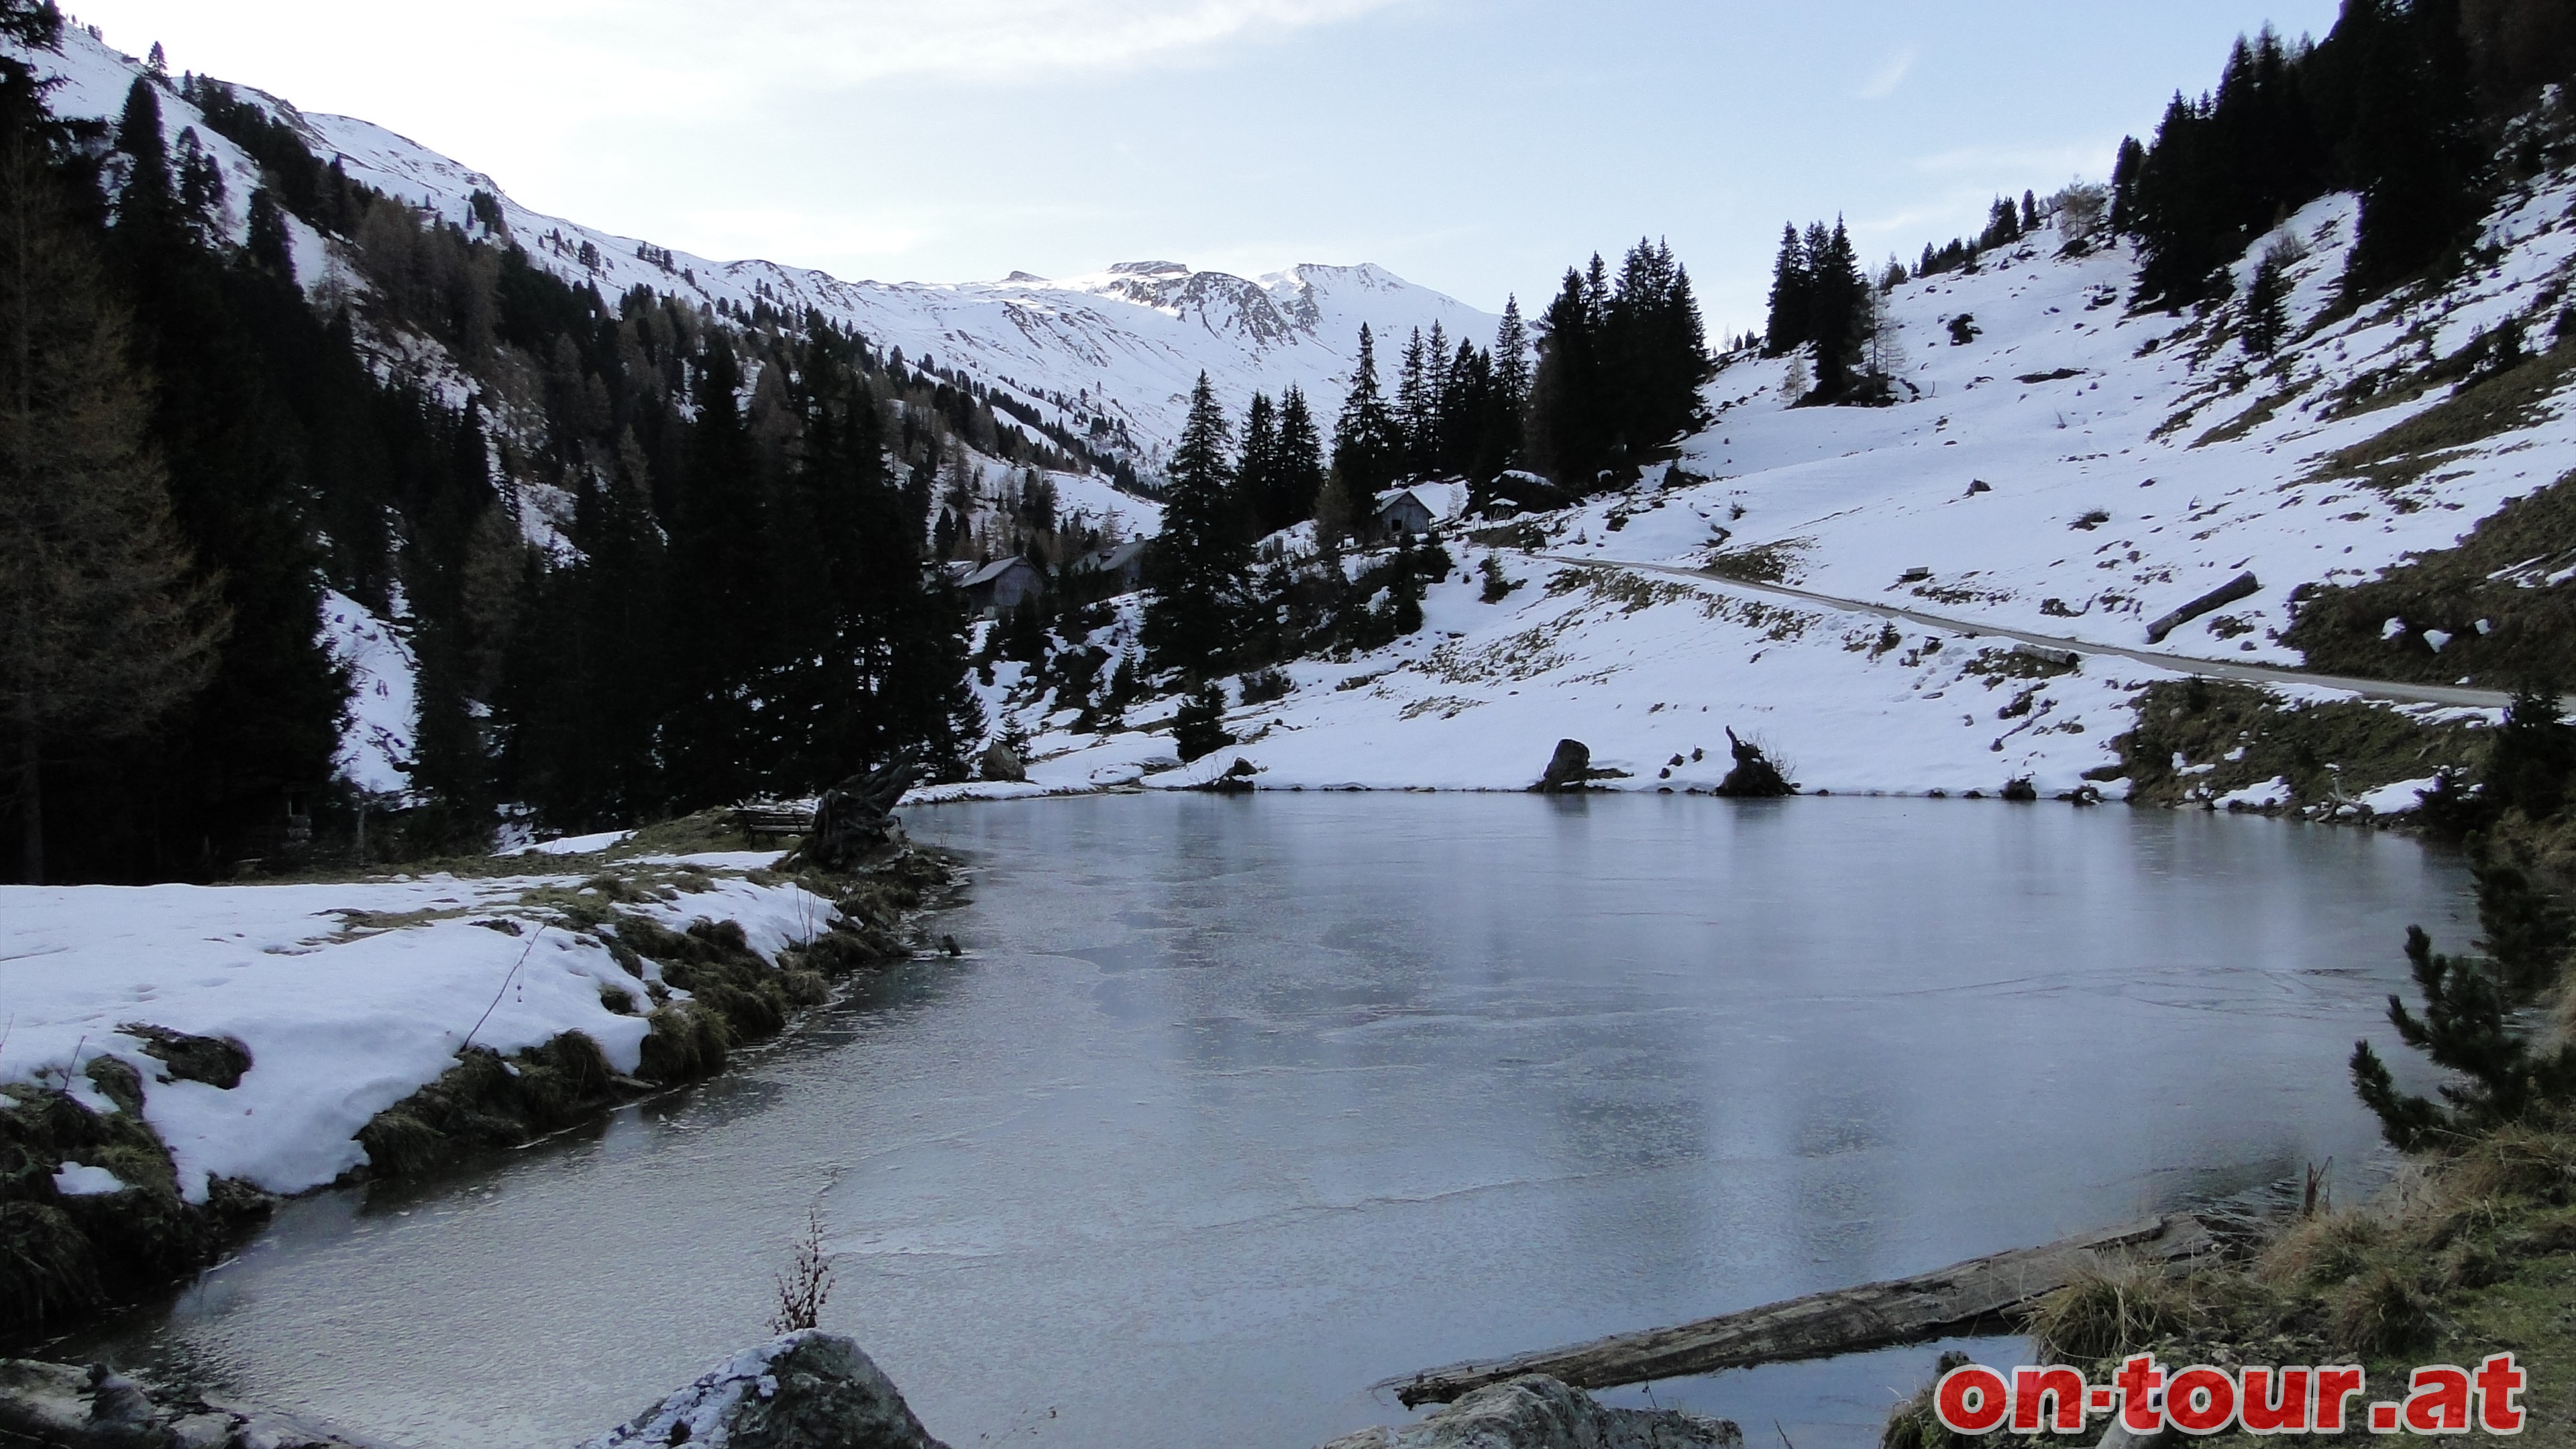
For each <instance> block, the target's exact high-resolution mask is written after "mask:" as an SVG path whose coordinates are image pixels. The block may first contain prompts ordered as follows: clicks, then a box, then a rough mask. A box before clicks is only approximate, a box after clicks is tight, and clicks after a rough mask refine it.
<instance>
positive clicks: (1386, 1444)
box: [1324, 1375, 1744, 1449]
mask: <svg viewBox="0 0 2576 1449" xmlns="http://www.w3.org/2000/svg"><path fill="white" fill-rule="evenodd" d="M1324 1449H1744V1431H1743V1430H1741V1429H1738V1428H1737V1427H1736V1426H1735V1425H1734V1424H1733V1423H1731V1422H1729V1421H1727V1420H1725V1419H1710V1418H1703V1417H1702V1416H1700V1415H1698V1414H1692V1413H1686V1412H1684V1411H1682V1410H1679V1409H1612V1408H1605V1407H1603V1406H1602V1404H1601V1403H1600V1401H1599V1400H1597V1399H1594V1398H1593V1397H1592V1396H1591V1395H1590V1394H1587V1393H1585V1392H1583V1391H1582V1390H1581V1389H1575V1388H1569V1387H1567V1386H1566V1385H1564V1384H1562V1383H1559V1382H1558V1381H1556V1380H1555V1379H1551V1378H1545V1377H1541V1376H1538V1375H1532V1376H1530V1377H1528V1378H1518V1379H1513V1380H1511V1381H1510V1382H1508V1383H1500V1384H1492V1385H1489V1386H1487V1387H1485V1388H1481V1389H1478V1390H1476V1391H1475V1392H1474V1393H1472V1394H1469V1395H1467V1396H1466V1397H1465V1398H1463V1399H1460V1400H1459V1401H1458V1402H1456V1403H1454V1404H1450V1405H1447V1406H1445V1407H1443V1408H1440V1409H1438V1410H1435V1411H1433V1412H1432V1413H1431V1414H1429V1415H1428V1416H1426V1417H1424V1418H1423V1419H1421V1420H1419V1421H1417V1422H1415V1423H1411V1424H1406V1425H1404V1426H1402V1427H1400V1428H1392V1429H1390V1428H1387V1427H1385V1426H1383V1425H1381V1426H1379V1427H1377V1428H1374V1429H1363V1430H1361V1431H1360V1432H1359V1433H1356V1434H1348V1435H1344V1436H1343V1437H1341V1438H1339V1439H1335V1440H1334V1441H1332V1442H1331V1443H1330V1444H1327V1445H1325V1446H1324Z"/></svg>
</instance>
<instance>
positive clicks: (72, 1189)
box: [54, 1162, 126, 1197]
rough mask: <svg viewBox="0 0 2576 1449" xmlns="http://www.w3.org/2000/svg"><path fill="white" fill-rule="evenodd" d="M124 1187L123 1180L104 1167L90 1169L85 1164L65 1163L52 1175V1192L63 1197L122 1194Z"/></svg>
mask: <svg viewBox="0 0 2576 1449" xmlns="http://www.w3.org/2000/svg"><path fill="white" fill-rule="evenodd" d="M125 1187H126V1183H125V1179H124V1178H121V1177H119V1176H117V1175H116V1174H115V1173H113V1172H110V1171H108V1170H107V1169H106V1168H104V1167H92V1166H90V1165H89V1164H87V1163H85V1162H66V1163H64V1164H63V1166H62V1170H61V1171H59V1172H57V1173H55V1174H54V1191H56V1192H58V1193H61V1194H62V1195H63V1196H65V1197H100V1196H103V1195H105V1194H107V1193H111V1192H123V1191H125Z"/></svg>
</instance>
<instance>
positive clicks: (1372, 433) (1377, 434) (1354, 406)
mask: <svg viewBox="0 0 2576 1449" xmlns="http://www.w3.org/2000/svg"><path fill="white" fill-rule="evenodd" d="M1403 448H1404V439H1403V434H1402V430H1401V429H1400V428H1399V427H1398V425H1397V421H1396V417H1395V414H1394V412H1393V410H1392V409H1390V408H1389V407H1388V406H1387V403H1386V398H1385V395H1384V394H1382V393H1380V392H1379V391H1378V380H1377V344H1376V339H1375V338H1373V337H1372V336H1370V334H1369V328H1368V324H1367V323H1365V322H1363V323H1361V324H1360V355H1359V359H1358V361H1357V362H1356V363H1354V364H1353V366H1352V368H1351V391H1350V395H1349V396H1348V397H1346V398H1344V399H1343V400H1342V415H1341V418H1340V420H1339V421H1337V422H1336V423H1335V424H1334V426H1333V471H1334V472H1335V473H1337V474H1339V475H1340V477H1341V480H1342V484H1343V486H1344V487H1345V488H1346V489H1348V490H1349V492H1350V496H1351V502H1352V504H1353V506H1354V507H1364V506H1369V505H1372V504H1374V503H1375V501H1376V499H1377V495H1378V494H1379V493H1381V492H1383V491H1384V490H1385V489H1386V487H1387V485H1388V484H1390V483H1393V482H1394V481H1395V479H1396V477H1397V474H1398V470H1399V469H1400V468H1401V467H1402V466H1403Z"/></svg>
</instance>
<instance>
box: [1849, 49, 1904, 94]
mask: <svg viewBox="0 0 2576 1449" xmlns="http://www.w3.org/2000/svg"><path fill="white" fill-rule="evenodd" d="M1914 60H1915V50H1914V47H1913V46H1910V45H1909V46H1907V47H1905V48H1904V49H1903V50H1900V51H1898V52H1897V53H1896V54H1895V55H1893V56H1890V57H1889V58H1888V60H1887V63H1886V64H1884V65H1881V66H1880V67H1879V68H1878V69H1877V70H1876V71H1873V72H1871V74H1870V77H1869V79H1868V80H1865V81H1863V82H1861V87H1860V91H1859V95H1860V98H1861V99H1862V100H1865V101H1883V100H1885V99H1887V98H1888V97H1889V96H1892V95H1894V94H1896V88H1897V87H1898V86H1901V85H1903V84H1905V77H1906V76H1907V75H1908V74H1910V73H1911V72H1912V71H1913V69H1914Z"/></svg>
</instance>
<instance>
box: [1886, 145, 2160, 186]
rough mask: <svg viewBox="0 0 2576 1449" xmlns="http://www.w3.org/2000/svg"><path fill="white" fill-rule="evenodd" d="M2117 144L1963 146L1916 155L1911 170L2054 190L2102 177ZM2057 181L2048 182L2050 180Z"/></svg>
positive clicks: (2115, 151)
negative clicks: (2069, 181)
mask: <svg viewBox="0 0 2576 1449" xmlns="http://www.w3.org/2000/svg"><path fill="white" fill-rule="evenodd" d="M2119 149H2120V148H2119V143H2118V142H2116V141H2090V142H2081V143H2076V144H2072V145H2057V146H1965V147H1961V148H1960V149H1958V150H1955V151H1942V152H1939V153H1936V154H1934V155H1930V156H1918V157H1916V158H1915V160H1914V169H1915V170H1917V171H1920V172H1923V173H1925V174H1926V175H1930V176H1959V175H1986V176H2005V177H2014V176H2017V177H2020V178H2022V179H2021V180H2019V181H2016V182H2014V185H2016V186H2036V185H2038V184H2040V183H2041V182H2049V184H2050V186H2051V187H2052V188H2053V187H2055V186H2057V185H2061V184H2063V179H2064V178H2066V177H2070V176H2102V175H2107V174H2108V173H2109V170H2110V165H2111V158H2112V157H2113V156H2114V155H2116V154H2117V153H2118V151H2119ZM2052 177H2054V178H2059V179H2058V180H2055V181H2051V180H2050V178H2052Z"/></svg>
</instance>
